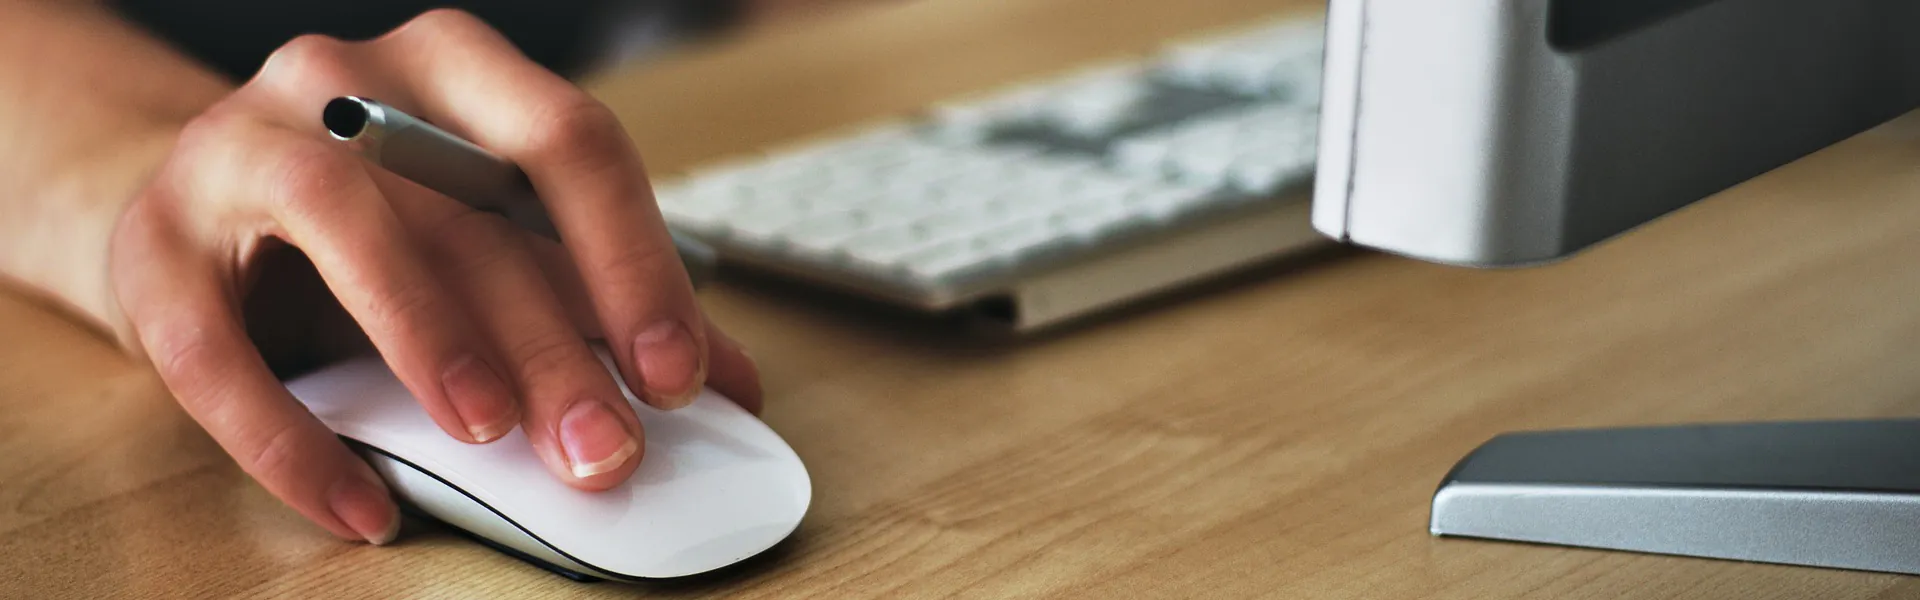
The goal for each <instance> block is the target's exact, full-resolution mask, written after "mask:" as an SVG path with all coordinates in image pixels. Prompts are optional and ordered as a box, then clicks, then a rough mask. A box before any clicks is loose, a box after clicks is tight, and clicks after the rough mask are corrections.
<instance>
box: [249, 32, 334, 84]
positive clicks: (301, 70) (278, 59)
mask: <svg viewBox="0 0 1920 600" xmlns="http://www.w3.org/2000/svg"><path fill="white" fill-rule="evenodd" d="M348 44H349V43H348V42H346V41H343V40H341V39H339V38H335V37H332V36H327V35H322V34H318V33H309V34H305V35H301V36H299V37H295V38H293V39H291V40H287V43H285V44H281V45H280V47H279V48H276V49H274V51H273V53H272V54H269V55H267V62H266V63H264V64H263V65H262V66H261V67H260V74H259V78H260V79H262V80H267V81H273V80H278V79H280V78H281V77H304V76H309V75H312V74H315V73H324V72H330V71H333V70H337V69H340V68H341V66H342V65H344V64H345V63H346V54H347V48H348Z"/></svg>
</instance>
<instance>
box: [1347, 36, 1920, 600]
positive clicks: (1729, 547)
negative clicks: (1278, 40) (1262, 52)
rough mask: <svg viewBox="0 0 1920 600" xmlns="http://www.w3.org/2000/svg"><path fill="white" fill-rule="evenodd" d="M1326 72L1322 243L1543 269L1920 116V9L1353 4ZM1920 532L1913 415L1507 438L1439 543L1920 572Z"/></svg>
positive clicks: (1466, 475) (1452, 497)
mask: <svg viewBox="0 0 1920 600" xmlns="http://www.w3.org/2000/svg"><path fill="white" fill-rule="evenodd" d="M1326 64H1327V69H1326V73H1325V81H1324V84H1323V85H1324V95H1325V99H1324V100H1323V102H1322V111H1323V114H1322V116H1321V131H1320V149H1319V151H1320V156H1319V159H1318V161H1319V162H1318V172H1317V174H1316V184H1315V185H1316V186H1317V187H1316V190H1315V195H1314V207H1313V220H1314V226H1315V227H1316V228H1317V229H1319V230H1320V231H1322V232H1324V233H1326V234H1328V235H1331V236H1333V237H1336V238H1338V239H1341V240H1345V241H1349V242H1352V243H1355V244H1358V245H1362V246H1368V247H1373V248H1378V249H1381V250H1385V251H1388V252H1393V253H1397V254H1402V255H1406V256H1411V257H1414V258H1419V259H1423V260H1428V261H1434V262H1440V263H1449V264H1458V265H1472V266H1489V267H1492V266H1523V265H1532V264H1539V263H1545V262H1550V261H1554V260H1556V259H1560V258H1562V257H1565V256H1568V255H1570V254H1572V253H1574V252H1577V251H1579V250H1580V249H1582V248H1585V247H1588V246H1591V245H1593V244H1595V243H1598V242H1600V241H1602V240H1605V239H1607V238H1609V237H1612V236H1615V235H1618V234H1620V233H1622V232H1625V231H1627V230H1630V229H1633V228H1634V227H1637V226H1639V225H1640V224H1642V223H1646V222H1647V221H1650V220H1652V219H1655V218H1658V217H1659V216H1661V215H1663V214H1666V213H1668V212H1671V211H1673V210H1675V209H1678V208H1681V207H1683V206H1686V205H1687V204H1689V203H1691V202H1694V201H1696V200H1699V199H1701V198H1704V197H1707V196H1709V195H1712V194H1714V193H1715V192H1718V191H1720V190H1722V189H1725V188H1727V187H1730V186H1732V185H1734V184H1737V183H1739V182H1741V181H1744V180H1746V179H1748V178H1751V177H1753V176H1755V175H1758V174H1761V173H1763V172H1765V171H1767V170H1770V169H1772V168H1774V167H1777V166H1780V165H1782V164H1785V163H1788V162H1791V161H1792V160H1794V159H1796V158H1799V157H1801V156H1803V155H1806V154H1809V153H1812V152H1814V151H1816V150H1819V149H1821V148H1823V147H1825V146H1827V145H1830V144H1832V143H1834V142H1837V141H1840V140H1842V139H1844V138H1847V137H1849V136H1852V135H1853V134H1856V133H1859V132H1861V131H1864V130H1866V129H1868V128H1870V127H1873V126H1874V125H1877V124H1879V123H1882V122H1884V121H1887V120H1888V119H1891V118H1893V117H1895V116H1898V115H1901V114H1903V113H1906V112H1908V111H1911V110H1913V109H1914V108H1915V107H1916V106H1920V1H1915V0H1332V2H1331V4H1330V7H1329V11H1328V20H1327V48H1326ZM1916 168H1920V165H1916ZM1809 200H1810V201H1811V200H1814V199H1809ZM1915 233H1916V234H1920V232H1915ZM1916 523H1920V420H1905V421H1874V422H1836V423H1784V424H1781V423H1776V424H1731V425H1704V426H1679V427H1664V428H1648V429H1631V430H1595V431H1569V432H1536V433H1524V434H1508V435H1503V436H1501V437H1499V438H1495V439H1494V440H1493V441H1491V442H1488V443H1487V444H1485V445H1483V446H1481V447H1480V448H1479V449H1477V450H1475V451H1474V452H1473V453H1472V454H1470V455H1469V456H1467V457H1466V458H1464V459H1462V460H1461V461H1460V463H1459V465H1457V466H1456V467H1455V468H1454V470H1453V472H1451V473H1449V474H1448V475H1447V476H1446V478H1445V480H1444V481H1443V482H1442V484H1441V486H1440V489H1439V490H1438V491H1437V492H1436V493H1435V495H1434V502H1433V518H1432V523H1431V528H1432V531H1433V533H1435V534H1438V535H1464V536H1472V537H1484V538H1496V539H1509V540H1522V541H1533V542H1547V543H1556V544H1567V545H1576V546H1590V547H1598V548H1613V549H1623V550H1637V551H1646V552H1658V553H1667V554H1686V555H1695V556H1708V557H1718V558H1732V559H1741V560H1753V561H1764V562H1780V563H1792V564H1803V565H1817V566H1827V567H1841V568H1851V569H1866V570H1876V571H1894V572H1904V573H1920V537H1916V536H1914V535H1912V530H1913V526H1914V525H1915V524H1916Z"/></svg>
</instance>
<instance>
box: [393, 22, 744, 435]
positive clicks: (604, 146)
mask: <svg viewBox="0 0 1920 600" xmlns="http://www.w3.org/2000/svg"><path fill="white" fill-rule="evenodd" d="M378 44H380V46H379V50H378V52H379V53H380V54H381V56H383V57H385V58H386V59H388V60H391V61H393V63H394V64H395V65H396V67H397V68H398V69H400V70H403V71H405V72H408V73H411V74H413V77H412V78H411V80H410V82H411V84H412V85H411V86H410V87H409V89H410V91H411V92H412V93H411V94H410V96H411V98H412V100H413V101H415V102H417V103H418V104H419V105H420V106H421V108H422V110H424V111H426V112H427V113H428V114H431V115H433V116H434V117H435V118H436V122H437V123H440V124H441V125H443V126H445V127H447V128H448V129H449V130H452V131H454V132H455V133H458V134H461V135H464V136H467V137H468V138H469V139H472V140H473V141H475V142H476V143H479V144H480V145H481V146H484V147H488V148H491V149H493V150H495V151H497V152H500V153H501V154H504V155H506V156H507V157H508V158H509V159H512V160H514V161H515V162H517V163H519V164H520V166H521V167H522V168H523V169H524V170H525V171H526V172H527V175H528V176H529V178H530V179H531V180H532V181H533V184H534V187H535V188H536V189H537V190H538V193H539V195H540V197H541V199H542V201H544V202H545V203H546V205H547V209H548V212H549V213H551V214H552V216H553V219H554V222H555V224H556V226H557V227H558V228H559V230H560V232H561V235H562V237H564V238H565V240H566V248H567V250H568V252H569V253H570V254H571V256H572V258H573V261H574V263H575V264H576V265H578V267H579V272H580V274H581V276H582V279H583V280H584V281H585V283H586V287H587V289H588V291H589V292H591V294H590V296H591V298H592V302H593V306H594V310H595V313H596V314H598V316H599V321H600V323H601V325H602V326H603V327H604V329H605V332H606V334H607V339H608V346H609V347H610V348H611V349H612V350H613V352H614V354H615V356H616V357H618V362H619V365H620V368H621V371H622V373H623V374H624V375H625V376H626V377H627V379H628V381H629V382H632V383H637V384H638V385H635V386H633V387H634V388H635V391H636V392H641V393H642V395H643V396H644V397H645V399H646V400H647V401H648V402H649V403H651V404H653V405H655V406H658V407H661V408H677V407H679V406H684V405H685V404H686V403H687V402H689V401H691V400H692V398H693V396H694V395H695V394H697V393H698V392H699V390H700V387H701V384H702V382H703V381H704V380H705V378H706V376H707V370H708V369H709V367H710V365H709V363H708V354H707V344H708V340H707V335H706V332H707V328H706V325H705V322H704V319H703V318H702V317H701V315H700V311H699V308H698V306H697V305H696V304H695V302H694V297H693V289H692V285H691V283H690V282H689V281H688V279H687V274H686V271H685V269H684V268H683V267H682V266H681V264H680V261H679V259H678V255H677V254H676V253H675V251H674V248H673V243H672V239H671V238H670V237H669V236H668V235H667V230H666V225H665V223H664V222H663V221H662V219H661V217H660V213H659V211H658V210H657V209H656V208H655V207H654V205H653V197H652V191H651V189H650V187H649V186H648V183H647V179H646V174H645V172H644V170H643V169H642V167H641V164H640V160H639V156H638V153H637V152H636V151H635V149H634V148H633V144H632V142H631V140H629V139H628V138H627V136H626V133H625V131H624V129H622V128H621V126H620V123H619V121H618V120H617V119H616V118H615V117H614V116H613V113H612V112H611V111H609V110H608V109H607V108H606V107H605V106H603V105H601V104H600V103H599V102H597V101H595V100H594V99H593V98H592V97H591V96H588V95H587V94H586V93H585V92H583V91H581V90H580V89H579V88H577V87H575V86H573V85H572V84H571V83H568V82H567V81H566V80H564V79H561V78H560V77H558V76H556V75H554V74H553V73H551V72H548V71H547V70H545V69H543V68H541V67H540V66H538V65H536V64H534V63H532V62H530V61H528V60H527V59H526V58H525V57H524V56H522V55H521V54H520V53H519V51H517V50H515V49H514V48H513V46H512V45H511V44H509V43H507V41H506V40H505V39H504V38H502V37H500V36H499V35H498V34H496V33H494V32H493V31H492V30H491V29H488V28H487V27H486V26H485V25H484V24H482V23H480V22H479V21H478V20H477V19H474V18H473V17H471V16H468V15H465V14H464V13H458V12H455V11H434V12H430V13H428V14H426V15H422V16H421V17H420V18H418V19H416V20H414V21H413V22H412V23H410V24H408V25H407V26H406V27H403V28H402V29H400V30H398V31H396V32H395V33H393V34H391V35H389V36H388V37H387V38H383V39H382V40H381V41H380V42H378ZM454 49H457V51H456V50H454Z"/></svg>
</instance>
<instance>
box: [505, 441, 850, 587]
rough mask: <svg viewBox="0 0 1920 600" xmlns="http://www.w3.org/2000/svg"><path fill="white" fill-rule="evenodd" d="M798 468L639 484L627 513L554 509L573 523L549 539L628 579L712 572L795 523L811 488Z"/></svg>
mask: <svg viewBox="0 0 1920 600" xmlns="http://www.w3.org/2000/svg"><path fill="white" fill-rule="evenodd" d="M642 464H643V465H644V464H646V463H645V462H643V463H642ZM643 468H644V467H643ZM798 468H799V467H798V465H797V463H796V464H793V465H789V466H781V465H777V464H775V463H771V462H768V463H756V464H743V465H740V466H737V467H734V468H729V469H724V470H714V471H708V472H705V473H701V474H698V475H695V476H690V477H681V478H677V479H675V480H673V481H671V482H670V483H667V484H664V485H650V484H648V483H646V482H644V481H637V482H635V485H633V486H630V489H631V490H632V495H631V496H630V499H631V510H629V511H627V513H626V515H625V516H624V518H621V519H618V520H612V521H608V520H599V519H594V518H591V517H588V516H585V515H584V514H581V513H573V512H571V511H561V510H553V511H551V512H552V513H563V512H565V513H567V514H568V515H569V516H568V518H567V520H568V521H570V522H571V525H570V526H560V527H554V528H553V536H552V537H547V539H549V541H551V542H553V543H554V545H555V546H556V547H558V548H560V549H562V550H564V551H566V552H568V553H569V554H572V555H573V556H576V557H578V558H579V559H580V560H582V561H583V562H586V563H588V564H591V565H594V566H595V567H596V568H599V569H603V570H606V571H609V572H613V573H620V574H624V575H629V576H633V577H677V576H681V575H689V574H693V573H699V572H704V571H709V570H712V569H717V568H720V567H723V566H726V565H729V564H732V563H734V562H737V561H738V560H740V559H742V558H745V557H747V556H752V555H753V554H756V553H758V552H760V551H762V550H765V549H767V548H769V547H772V546H773V545H774V544H775V543H778V542H779V541H780V540H781V539H784V538H785V537H786V536H787V534H788V533H790V532H792V531H793V530H794V528H796V527H798V526H799V523H800V521H801V518H802V517H803V516H805V514H806V510H807V506H808V504H809V502H810V501H811V497H812V490H811V484H810V482H809V481H808V480H807V479H806V477H805V475H804V472H803V473H802V474H801V475H799V476H798V477H796V476H795V475H794V474H793V472H794V470H796V469H798ZM530 529H534V528H530ZM539 529H545V528H544V527H542V528H539ZM535 533H536V534H539V535H542V536H543V537H546V536H545V534H543V533H542V532H541V531H539V530H536V531H535Z"/></svg>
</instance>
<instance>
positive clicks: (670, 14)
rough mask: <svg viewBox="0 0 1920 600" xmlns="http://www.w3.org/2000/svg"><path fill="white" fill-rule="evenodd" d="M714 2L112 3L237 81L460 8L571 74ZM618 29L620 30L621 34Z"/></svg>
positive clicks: (711, 18) (700, 16)
mask: <svg viewBox="0 0 1920 600" xmlns="http://www.w3.org/2000/svg"><path fill="white" fill-rule="evenodd" d="M735 4H737V2H733V1H723V0H627V1H622V0H517V1H516V0H466V1H460V0H453V1H450V2H430V1H427V0H114V1H113V2H112V5H113V6H114V7H115V8H117V9H118V10H119V11H120V13H121V14H122V15H125V16H126V17H127V18H128V19H129V20H131V21H133V22H135V23H138V24H140V25H142V26H144V27H146V28H147V29H148V30H149V31H152V32H153V33H154V34H156V35H158V36H160V37H161V38H164V39H166V40H167V41H169V42H171V43H173V44H174V45H175V46H176V47H178V48H180V49H181V50H182V51H184V52H186V53H187V54H189V55H191V56H193V57H195V58H198V59H200V60H202V61H204V62H206V63H207V64H209V65H212V66H213V67H214V68H216V69H219V70H220V71H222V72H224V73H226V74H227V75H229V76H231V77H233V78H234V79H235V80H244V79H246V78H248V77H251V76H252V74H253V72H254V71H256V70H258V69H259V68H260V64H261V63H262V62H263V61H265V60H266V58H267V55H268V54H271V53H272V52H273V50H274V49H275V48H278V47H280V45H281V44H283V43H286V41H287V40H289V39H292V38H294V37H295V36H298V35H301V34H306V33H324V34H327V35H332V36H335V37H340V38H345V39H365V38H370V37H376V36H378V35H380V34H382V33H386V32H387V31H388V30H391V29H393V28H395V27H398V26H400V25H401V24H402V23H405V22H406V21H407V20H408V19H411V18H413V17H414V16H416V15H419V14H420V13H422V12H426V11H427V10H429V9H432V8H437V7H454V8H460V9H464V10H466V11H468V12H472V13H473V14H475V15H477V16H479V17H480V18H481V19H482V20H484V21H486V22H487V23H489V24H491V25H493V26H494V28H496V29H499V30H500V31H501V33H503V34H505V35H506V36H507V38H508V39H510V40H512V41H513V43H514V44H515V45H518V46H519V47H520V49H521V51H523V52H526V54H527V56H528V57H530V58H532V59H533V60H534V61H535V62H538V63H540V64H542V65H546V66H547V68H550V69H553V70H555V71H559V72H561V73H574V72H577V71H578V70H579V69H581V68H584V67H586V66H589V64H590V63H592V62H593V61H596V60H600V59H603V58H605V54H604V53H605V52H606V51H607V49H608V48H610V47H612V46H613V45H614V41H615V39H616V38H618V37H619V36H623V35H632V34H633V31H630V30H632V29H634V28H635V26H636V21H639V20H645V21H649V22H650V23H649V24H648V25H647V26H646V27H644V28H645V29H648V30H653V31H656V32H668V31H670V32H675V33H682V32H689V31H700V30H705V29H710V28H712V27H715V26H717V25H719V24H721V23H723V22H725V21H726V20H728V19H730V18H731V17H732V16H733V15H732V14H731V13H732V11H733V9H734V5H735ZM623 30H624V31H623Z"/></svg>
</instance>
